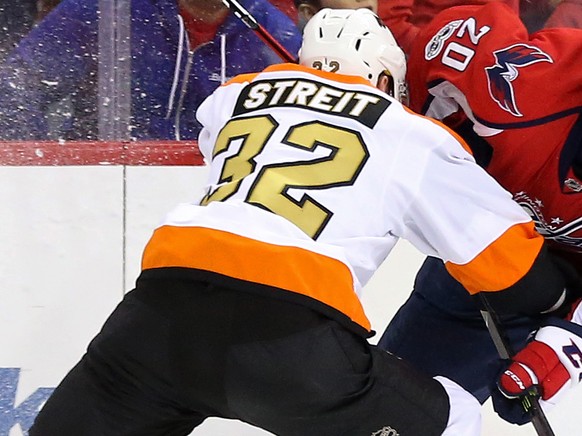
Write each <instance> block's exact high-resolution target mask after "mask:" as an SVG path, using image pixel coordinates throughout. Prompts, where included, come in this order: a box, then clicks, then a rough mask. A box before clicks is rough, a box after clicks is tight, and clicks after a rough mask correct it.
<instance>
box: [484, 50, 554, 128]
mask: <svg viewBox="0 0 582 436" xmlns="http://www.w3.org/2000/svg"><path fill="white" fill-rule="evenodd" d="M493 56H495V61H496V63H495V65H494V66H492V67H487V68H485V71H486V72H487V81H488V82H489V94H490V95H491V98H493V100H495V102H496V103H497V104H498V105H499V107H500V108H501V109H503V110H505V111H507V112H509V113H510V114H512V115H513V116H516V117H521V116H523V115H522V113H521V112H520V111H519V109H518V108H517V103H516V101H515V94H514V90H513V84H512V82H513V81H514V80H515V79H517V77H518V76H519V68H523V67H527V66H528V65H532V64H535V63H537V62H551V63H553V62H554V61H553V59H552V58H551V57H550V56H549V55H548V54H547V53H544V52H543V51H541V50H540V49H539V48H537V47H533V46H531V45H527V44H515V45H512V46H510V47H507V48H504V49H503V50H497V51H495V52H493Z"/></svg>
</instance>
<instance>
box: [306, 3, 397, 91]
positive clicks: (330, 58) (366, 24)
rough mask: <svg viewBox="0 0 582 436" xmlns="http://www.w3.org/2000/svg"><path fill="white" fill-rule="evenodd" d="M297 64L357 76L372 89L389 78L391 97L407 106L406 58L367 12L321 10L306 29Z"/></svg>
mask: <svg viewBox="0 0 582 436" xmlns="http://www.w3.org/2000/svg"><path fill="white" fill-rule="evenodd" d="M299 63H300V64H301V65H305V66H308V67H312V68H317V69H321V70H324V71H333V72H337V73H341V74H347V75H351V76H360V77H363V78H364V79H366V80H369V81H370V83H371V84H372V85H374V86H376V85H377V84H378V79H379V77H380V75H381V74H382V73H386V74H388V75H389V76H391V77H392V81H391V89H390V91H391V95H392V96H393V97H394V98H396V99H397V100H399V101H401V102H403V103H406V100H407V98H408V92H407V87H406V81H405V76H406V57H405V55H404V52H403V51H402V49H401V48H400V47H399V46H398V44H397V43H396V40H395V39H394V36H393V35H392V32H390V30H389V29H388V27H386V25H385V24H384V23H382V21H381V20H380V18H378V16H377V15H376V14H375V13H374V12H372V11H370V10H369V9H329V8H325V9H321V10H320V11H319V12H318V13H317V14H315V15H314V16H313V17H312V18H311V19H310V20H309V22H308V23H307V25H306V26H305V29H304V31H303V44H302V45H301V49H300V51H299Z"/></svg>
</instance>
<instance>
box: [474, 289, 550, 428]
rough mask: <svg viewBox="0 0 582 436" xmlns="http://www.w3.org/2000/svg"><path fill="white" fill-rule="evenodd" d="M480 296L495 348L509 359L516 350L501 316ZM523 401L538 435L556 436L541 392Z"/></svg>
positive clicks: (485, 298)
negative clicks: (508, 336)
mask: <svg viewBox="0 0 582 436" xmlns="http://www.w3.org/2000/svg"><path fill="white" fill-rule="evenodd" d="M479 296H480V297H481V302H482V303H483V307H484V308H485V310H482V311H481V316H483V319H484V320H485V324H486V325H487V329H488V330H489V334H490V335H491V338H492V339H493V343H494V344H495V348H497V352H498V353H499V356H500V357H501V358H502V359H506V360H509V359H511V356H513V354H514V352H513V349H512V347H511V344H510V343H509V339H508V338H507V336H506V334H505V331H504V330H503V328H502V327H501V322H500V320H499V317H498V316H497V313H496V312H495V310H493V308H492V307H491V304H489V301H488V300H487V297H486V296H485V295H483V293H480V294H479ZM521 403H522V406H523V408H524V409H525V411H526V412H528V413H529V414H530V415H531V422H532V424H533V426H534V428H535V430H536V433H537V434H538V436H555V433H554V431H553V430H552V427H551V425H550V423H549V421H548V418H547V417H546V414H545V413H544V411H543V410H542V408H541V406H540V402H539V393H537V392H531V393H529V394H528V395H527V396H525V397H524V398H523V399H522V402H521Z"/></svg>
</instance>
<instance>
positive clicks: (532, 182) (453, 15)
mask: <svg viewBox="0 0 582 436" xmlns="http://www.w3.org/2000/svg"><path fill="white" fill-rule="evenodd" d="M580 53H582V30H578V29H544V30H541V31H539V32H537V33H534V34H532V35H531V36H530V35H528V32H527V30H526V28H525V27H524V25H523V24H522V22H521V21H520V19H519V17H518V15H517V14H515V13H514V12H513V11H512V10H511V9H510V8H508V7H507V6H506V5H504V4H502V3H498V2H494V3H490V4H488V5H486V6H460V7H455V8H450V9H448V10H447V11H444V12H442V13H441V14H439V15H437V16H436V17H435V19H434V20H433V21H432V23H431V24H429V25H428V26H426V27H425V28H424V29H423V30H422V31H421V33H420V34H419V37H418V38H417V39H416V41H415V45H414V46H413V48H412V51H411V54H410V59H409V65H408V71H409V76H408V81H409V86H410V93H411V108H412V109H413V110H415V111H417V112H421V113H423V114H425V115H428V116H431V117H434V118H437V119H441V120H442V119H446V118H447V117H450V116H451V115H452V114H456V113H458V112H459V111H460V110H461V109H462V110H463V111H464V113H465V114H466V116H468V117H469V118H470V119H471V120H472V121H473V123H474V127H473V128H474V130H475V132H476V133H477V134H478V135H479V136H481V137H483V138H485V139H486V141H487V142H488V143H489V145H490V146H491V148H492V156H491V160H490V162H489V164H488V166H487V170H488V172H489V173H490V174H491V175H493V176H494V177H495V178H496V179H497V180H498V181H499V182H500V183H501V184H502V185H503V186H504V187H505V188H506V189H507V190H509V191H510V192H511V193H512V194H513V196H514V199H515V200H516V201H517V202H518V203H520V205H521V206H522V207H524V208H525V209H526V210H527V211H528V212H529V214H530V215H531V216H532V218H533V220H534V221H535V222H536V227H537V229H538V231H539V232H540V233H541V234H543V235H544V236H545V237H546V238H547V239H549V240H550V241H551V242H552V244H553V245H554V246H555V247H558V248H559V249H560V250H561V251H562V252H565V253H568V254H567V256H568V257H571V258H572V259H573V260H574V262H575V264H576V265H577V266H578V269H579V270H582V180H581V178H580V177H579V175H580V172H578V177H577V176H576V174H574V171H573V165H574V162H575V161H576V159H578V164H580V163H582V162H580V160H582V144H581V143H582V117H581V112H582V68H580Z"/></svg>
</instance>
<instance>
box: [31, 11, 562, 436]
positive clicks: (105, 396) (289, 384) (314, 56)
mask: <svg viewBox="0 0 582 436" xmlns="http://www.w3.org/2000/svg"><path fill="white" fill-rule="evenodd" d="M299 61H300V62H299V63H300V65H296V64H283V65H276V66H271V67H269V68H267V69H265V70H264V71H262V72H259V73H252V74H245V75H240V76H237V77H235V78H233V79H232V80H230V81H229V82H227V83H226V84H224V85H223V86H221V87H220V88H218V89H217V90H216V91H215V92H214V93H213V94H212V95H211V96H210V97H208V98H207V99H206V100H205V101H204V103H203V104H202V105H201V106H200V108H199V110H198V112H197V117H198V118H199V120H200V121H201V123H202V125H203V126H204V127H203V130H202V132H201V134H200V137H199V146H200V150H201V152H202V153H203V155H204V157H205V159H206V160H207V162H208V163H209V178H208V181H207V185H206V190H205V192H204V194H203V195H202V196H201V198H199V199H198V200H197V201H195V202H193V203H188V204H181V205H179V206H178V207H176V208H175V209H174V210H172V211H171V212H170V213H169V214H168V215H167V216H166V217H165V218H164V220H163V222H162V223H161V224H160V226H159V227H158V228H157V229H156V230H155V231H154V233H153V235H152V237H151V239H150V241H149V242H148V244H147V246H146V248H145V250H144V254H143V259H142V273H141V274H140V277H139V278H138V280H137V283H136V288H135V289H134V290H133V291H131V292H130V293H128V294H127V295H126V296H125V297H124V299H123V301H122V302H121V303H120V304H119V306H118V307H117V308H116V310H115V311H114V312H113V314H112V315H111V317H110V318H109V319H108V320H107V321H106V322H105V325H104V326H103V329H102V330H101V332H100V333H99V334H98V335H97V336H96V338H95V339H94V340H93V341H92V342H91V344H90V345H89V347H88V350H87V353H86V355H85V356H84V357H83V358H82V359H81V361H80V363H79V364H78V365H76V366H75V367H74V368H73V369H72V370H71V371H70V372H69V374H68V375H67V376H66V377H65V379H64V380H63V382H62V383H61V384H60V385H59V386H58V387H57V388H56V390H55V391H54V393H53V395H52V396H51V397H50V398H49V400H48V401H47V403H46V405H45V406H44V407H43V409H42V410H41V412H40V413H39V415H38V417H37V419H36V421H35V424H34V425H33V427H32V428H31V429H30V431H29V435H30V436H62V435H75V436H85V435H87V436H89V435H117V436H123V435H127V436H129V435H152V436H154V435H160V436H162V435H163V436H169V435H175V436H178V435H187V434H189V433H190V431H192V429H193V428H195V427H196V426H198V425H199V424H200V423H202V422H203V421H204V420H205V419H206V418H208V417H210V416H217V417H222V418H230V419H238V420H242V421H245V422H248V423H250V424H252V425H255V426H258V427H261V428H264V429H266V430H268V431H270V432H272V433H274V434H276V435H282V436H287V435H288V436H310V435H313V436H326V435H329V436H338V435H343V436H360V435H361V436H369V435H371V434H400V435H403V436H404V435H423V436H433V435H434V436H437V435H444V436H458V435H463V436H472V435H477V434H479V432H480V420H479V404H478V402H477V401H476V400H475V399H474V398H473V397H472V396H471V395H470V394H468V393H467V392H466V391H465V390H463V389H461V388H460V387H459V386H458V385H456V384H455V383H454V382H451V381H450V380H448V379H446V378H443V377H434V378H431V377H428V376H425V375H424V374H422V373H420V372H417V371H414V370H411V369H410V368H409V367H408V366H407V365H406V364H405V363H404V362H403V361H402V360H400V359H399V358H396V357H395V356H393V355H391V354H389V353H386V352H384V351H382V350H379V349H378V348H377V347H374V346H372V345H370V344H369V343H368V341H367V337H368V336H369V335H370V334H371V325H370V322H369V320H368V318H367V316H366V313H365V311H364V309H363V307H362V304H361V302H360V300H359V295H360V294H361V292H362V291H363V287H364V286H365V284H366V283H367V282H368V280H369V279H370V277H371V276H372V275H373V274H374V272H375V271H376V270H377V268H378V267H379V265H380V264H381V263H382V262H383V261H384V259H385V258H386V256H388V254H389V253H390V251H391V250H392V248H393V247H394V245H395V244H396V243H397V241H398V239H399V238H406V239H408V240H409V241H411V242H412V243H413V244H414V245H415V246H416V247H418V249H419V250H421V251H422V252H423V253H425V254H427V255H434V256H440V257H441V258H442V259H443V260H445V262H446V264H447V268H448V269H449V270H450V271H451V273H452V274H453V275H454V276H455V277H457V278H458V279H459V280H461V281H462V282H463V283H464V284H465V286H466V287H467V289H468V291H469V292H470V293H472V294H479V293H480V292H481V291H483V290H488V291H489V292H488V293H489V294H490V301H491V303H492V304H494V305H495V307H496V308H497V309H498V310H500V311H504V312H509V313H525V314H531V315H535V314H538V313H540V312H544V311H548V310H555V309H557V308H559V307H561V305H562V302H563V298H564V295H565V285H566V282H565V278H564V276H563V273H562V272H561V270H560V269H559V268H558V267H557V265H556V264H555V263H554V262H553V260H552V259H551V258H550V257H549V256H548V255H547V247H546V243H545V241H544V239H543V238H542V237H541V236H540V235H539V234H538V233H537V232H536V231H535V229H534V223H533V221H532V220H531V218H530V217H529V216H528V214H527V213H526V212H525V211H524V210H523V209H522V208H520V207H519V206H518V205H517V204H516V203H515V202H514V201H512V199H511V196H510V195H509V194H508V192H507V191H505V190H503V189H502V188H501V187H500V186H499V185H498V184H497V183H495V181H494V180H493V179H492V178H491V177H490V176H489V175H487V173H486V172H485V171H484V170H483V169H482V168H480V167H479V166H478V165H477V164H476V163H475V161H474V159H473V158H472V156H471V155H470V153H469V152H468V151H467V150H466V149H465V147H466V144H464V142H463V141H462V139H461V138H459V137H458V136H456V135H454V134H452V133H451V132H450V131H449V130H447V129H446V128H444V127H443V126H442V125H441V124H440V123H436V122H434V121H433V120H429V119H427V118H426V117H421V116H418V115H417V114H415V113H412V112H411V111H410V110H408V109H407V108H405V107H404V106H403V105H402V104H401V101H402V100H403V99H404V97H405V86H404V76H405V70H406V62H405V56H404V53H403V52H402V50H401V49H400V48H399V47H398V46H397V44H396V42H395V40H394V38H393V36H392V34H391V33H390V31H389V30H388V29H387V28H386V26H385V25H383V24H382V22H381V21H380V19H379V18H378V16H377V15H375V14H374V13H373V12H371V11H370V10H367V9H359V10H355V11H354V10H336V11H334V10H330V9H324V10H322V11H320V12H319V13H318V14H316V15H315V16H314V17H313V18H312V19H311V20H310V21H309V23H308V24H307V26H306V28H305V32H304V38H303V44H302V48H301V51H300V53H299ZM363 210H366V211H367V213H366V214H362V211H363Z"/></svg>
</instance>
